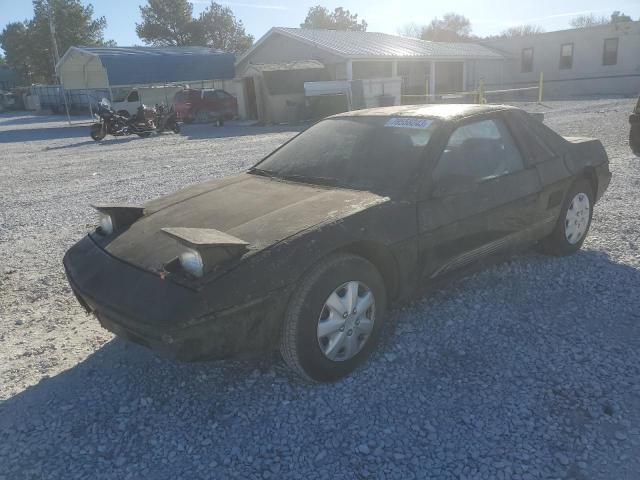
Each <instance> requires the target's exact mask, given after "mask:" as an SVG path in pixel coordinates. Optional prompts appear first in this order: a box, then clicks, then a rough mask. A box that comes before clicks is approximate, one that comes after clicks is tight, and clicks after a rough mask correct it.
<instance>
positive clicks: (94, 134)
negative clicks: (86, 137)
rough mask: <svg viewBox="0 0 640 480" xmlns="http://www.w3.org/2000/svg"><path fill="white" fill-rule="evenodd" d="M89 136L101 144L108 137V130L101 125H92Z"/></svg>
mask: <svg viewBox="0 0 640 480" xmlns="http://www.w3.org/2000/svg"><path fill="white" fill-rule="evenodd" d="M89 134H90V135H91V138H92V139H93V140H95V141H96V142H99V141H100V140H102V139H103V138H104V137H106V136H107V132H106V128H104V125H102V124H101V123H94V124H93V125H91V129H90V131H89Z"/></svg>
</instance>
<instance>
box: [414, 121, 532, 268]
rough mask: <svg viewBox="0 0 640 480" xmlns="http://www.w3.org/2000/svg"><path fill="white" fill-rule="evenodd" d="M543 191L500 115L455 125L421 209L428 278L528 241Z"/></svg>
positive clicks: (433, 168) (421, 244)
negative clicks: (541, 191)
mask: <svg viewBox="0 0 640 480" xmlns="http://www.w3.org/2000/svg"><path fill="white" fill-rule="evenodd" d="M540 190H541V183H540V178H539V175H538V173H537V171H536V169H535V168H533V167H532V166H531V165H530V164H529V163H528V161H527V158H526V157H525V154H524V153H523V151H522V149H521V148H520V146H519V145H518V144H517V142H516V140H515V139H514V137H513V135H512V134H511V132H510V130H509V128H508V126H507V124H506V123H505V121H504V119H503V118H502V116H501V115H500V114H498V113H495V114H491V115H482V116H474V117H471V118H469V119H466V120H465V121H463V122H461V123H459V124H457V125H455V128H454V129H453V131H452V133H451V134H450V136H449V138H448V141H447V142H446V145H445V146H444V148H443V149H442V151H441V153H440V155H439V156H438V158H437V160H436V161H435V162H434V164H432V166H431V168H430V174H429V176H428V179H427V188H426V189H425V191H424V193H423V195H424V198H423V199H422V200H421V201H419V202H418V206H417V210H418V212H417V213H418V230H419V250H420V252H421V261H422V278H423V280H429V279H433V278H436V277H439V276H441V275H444V274H446V273H448V272H450V271H453V270H456V269H458V268H462V267H465V266H467V265H469V264H471V263H474V262H476V261H478V260H481V259H483V258H485V257H487V256H489V255H491V254H493V253H495V252H498V251H500V250H503V249H506V248H510V247H515V246H518V245H520V244H522V243H525V242H526V241H527V240H528V239H529V230H530V229H531V228H532V227H533V225H535V223H536V218H537V209H538V206H537V205H538V197H539V195H540Z"/></svg>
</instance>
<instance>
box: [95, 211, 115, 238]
mask: <svg viewBox="0 0 640 480" xmlns="http://www.w3.org/2000/svg"><path fill="white" fill-rule="evenodd" d="M98 225H99V227H100V233H102V234H103V235H111V234H112V233H113V219H112V218H111V215H109V214H107V213H102V212H98Z"/></svg>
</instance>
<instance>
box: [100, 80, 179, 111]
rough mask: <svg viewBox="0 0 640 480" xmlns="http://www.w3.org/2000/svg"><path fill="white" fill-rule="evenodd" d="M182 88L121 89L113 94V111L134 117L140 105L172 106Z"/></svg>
mask: <svg viewBox="0 0 640 480" xmlns="http://www.w3.org/2000/svg"><path fill="white" fill-rule="evenodd" d="M182 89H183V87H132V88H122V89H119V90H117V91H114V92H113V102H112V104H111V105H112V106H113V109H114V110H115V111H116V112H118V113H119V114H121V115H124V116H129V115H134V114H135V113H136V112H137V110H138V107H139V106H140V105H141V104H144V105H147V106H149V107H153V106H154V105H156V104H157V105H161V104H163V105H167V106H169V107H171V105H173V97H174V95H175V94H176V92H179V91H180V90H182ZM125 112H127V113H126V114H125Z"/></svg>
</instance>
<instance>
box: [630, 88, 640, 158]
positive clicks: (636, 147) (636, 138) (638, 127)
mask: <svg viewBox="0 0 640 480" xmlns="http://www.w3.org/2000/svg"><path fill="white" fill-rule="evenodd" d="M629 124H630V125H631V128H630V130H629V146H630V147H631V151H632V152H633V153H634V154H635V155H636V156H638V157H640V98H638V102H637V103H636V108H635V109H634V110H633V113H632V114H631V116H630V117H629Z"/></svg>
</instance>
